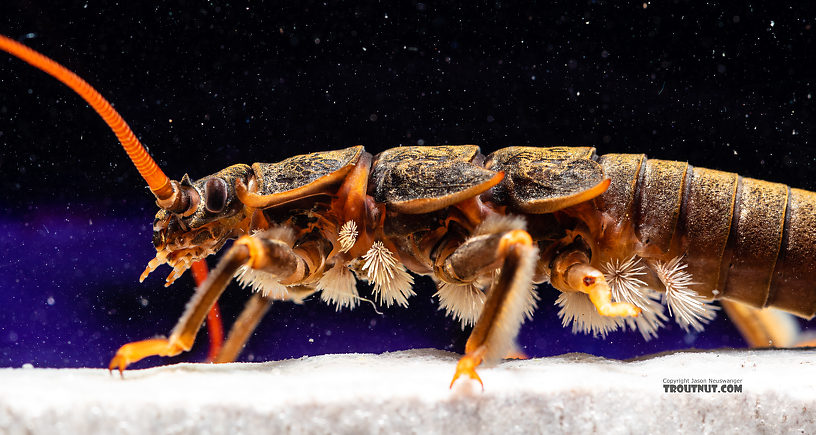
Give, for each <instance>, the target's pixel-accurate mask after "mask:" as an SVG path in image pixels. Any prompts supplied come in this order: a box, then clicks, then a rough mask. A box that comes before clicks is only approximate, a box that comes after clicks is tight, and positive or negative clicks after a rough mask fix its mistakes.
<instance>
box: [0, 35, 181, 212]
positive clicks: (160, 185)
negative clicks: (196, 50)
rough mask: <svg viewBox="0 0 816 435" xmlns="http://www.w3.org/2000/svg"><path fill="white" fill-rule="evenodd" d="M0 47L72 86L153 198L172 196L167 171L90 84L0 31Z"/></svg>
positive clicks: (165, 198) (171, 187) (168, 197)
mask: <svg viewBox="0 0 816 435" xmlns="http://www.w3.org/2000/svg"><path fill="white" fill-rule="evenodd" d="M0 49H2V50H3V51H6V52H8V53H9V54H11V55H13V56H16V57H18V58H20V59H21V60H23V61H25V62H28V63H29V64H31V65H32V66H34V67H35V68H37V69H39V70H42V71H43V72H46V73H48V74H50V75H51V76H53V77H54V78H55V79H57V80H59V81H61V82H62V83H64V84H65V85H66V86H68V87H69V88H71V89H73V90H74V92H76V93H77V94H78V95H79V96H80V97H82V99H83V100H85V101H86V102H87V103H88V104H90V106H91V107H93V109H94V110H96V113H98V114H99V116H101V117H102V119H103V120H104V121H105V123H106V124H108V127H110V128H111V130H113V133H114V134H115V135H116V137H117V138H118V139H119V142H120V143H121V144H122V147H123V148H124V149H125V152H126V153H127V154H128V157H130V160H131V161H133V164H134V165H136V169H137V170H138V171H139V174H141V175H142V178H144V179H145V181H147V185H148V186H150V190H151V191H153V194H154V195H156V198H158V199H159V200H160V201H162V200H168V199H170V198H171V197H172V196H173V186H172V185H171V184H170V179H169V178H168V177H167V175H164V172H162V170H161V169H160V168H159V166H158V165H157V164H156V162H155V161H154V160H153V158H152V157H150V155H149V154H148V153H147V150H146V149H145V148H144V146H143V145H142V143H141V142H139V139H136V135H134V134H133V131H132V130H131V129H130V127H129V126H128V125H127V123H126V122H125V120H124V119H122V117H121V116H120V115H119V113H118V112H117V111H116V109H114V108H113V106H111V105H110V103H108V100H106V99H105V98H104V97H103V96H102V95H100V94H99V92H97V90H96V89H94V88H93V86H91V85H89V84H88V82H86V81H85V80H83V79H81V78H80V77H79V76H78V75H76V74H74V73H72V72H71V71H70V70H68V69H67V68H65V67H64V66H62V65H60V64H58V63H57V62H55V61H53V60H51V59H49V58H48V57H46V56H44V55H42V54H40V53H38V52H37V51H34V50H32V49H31V48H28V47H26V46H25V45H23V44H20V43H19V42H17V41H14V40H12V39H9V38H8V37H5V36H3V35H0Z"/></svg>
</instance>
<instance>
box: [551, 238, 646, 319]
mask: <svg viewBox="0 0 816 435" xmlns="http://www.w3.org/2000/svg"><path fill="white" fill-rule="evenodd" d="M550 282H551V283H552V285H553V287H555V288H556V289H558V290H561V291H562V292H581V293H586V294H587V296H589V300H590V301H592V305H594V306H595V309H596V310H597V311H598V313H599V314H601V315H603V316H627V317H637V316H638V315H640V308H638V307H636V306H634V305H631V304H629V303H626V302H612V290H611V289H610V288H609V284H607V282H606V278H604V275H603V273H602V272H601V271H599V270H598V269H595V268H594V267H592V266H590V265H589V256H588V255H587V253H586V252H585V251H584V250H583V249H581V248H575V249H567V250H565V251H563V252H561V253H560V254H558V255H557V256H556V257H555V259H554V260H553V262H552V269H551V272H550Z"/></svg>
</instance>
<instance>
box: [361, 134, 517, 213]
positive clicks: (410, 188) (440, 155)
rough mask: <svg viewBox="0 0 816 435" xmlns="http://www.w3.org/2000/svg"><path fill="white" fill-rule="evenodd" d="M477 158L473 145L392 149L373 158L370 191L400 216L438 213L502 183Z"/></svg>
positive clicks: (497, 176)
mask: <svg viewBox="0 0 816 435" xmlns="http://www.w3.org/2000/svg"><path fill="white" fill-rule="evenodd" d="M480 158H481V155H480V154H479V147H478V146H476V145H459V146H452V145H447V146H434V147H400V148H392V149H390V150H387V151H384V152H382V153H380V154H378V155H377V157H376V158H375V161H374V165H373V171H372V173H371V181H370V183H371V184H370V186H369V191H370V192H371V193H372V195H373V196H374V200H375V201H377V202H382V203H386V204H387V206H388V208H389V209H392V210H396V211H398V212H400V213H407V214H420V213H430V212H433V211H436V210H441V209H443V208H445V207H447V206H450V205H453V204H456V203H458V202H461V201H464V200H465V199H468V198H471V197H474V196H477V195H480V194H482V193H483V192H485V191H487V190H488V189H490V188H491V187H493V186H495V185H496V184H498V183H499V182H500V181H501V180H502V177H503V174H502V173H500V172H495V171H490V170H487V169H485V168H484V167H482V166H481V164H478V163H481V162H480V161H479V160H480Z"/></svg>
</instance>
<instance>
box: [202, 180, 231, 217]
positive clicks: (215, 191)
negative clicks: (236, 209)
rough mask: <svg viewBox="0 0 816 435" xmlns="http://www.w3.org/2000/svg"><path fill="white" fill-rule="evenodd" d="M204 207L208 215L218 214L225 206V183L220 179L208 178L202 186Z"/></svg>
mask: <svg viewBox="0 0 816 435" xmlns="http://www.w3.org/2000/svg"><path fill="white" fill-rule="evenodd" d="M204 201H205V202H204V207H206V208H207V211H209V212H210V213H219V212H221V211H222V210H224V207H225V206H226V205H227V182H226V181H224V180H223V179H221V178H210V179H209V180H207V184H205V185H204Z"/></svg>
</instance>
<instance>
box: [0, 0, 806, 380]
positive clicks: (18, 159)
mask: <svg viewBox="0 0 816 435" xmlns="http://www.w3.org/2000/svg"><path fill="white" fill-rule="evenodd" d="M38 3H39V2H30V1H9V0H6V1H4V2H2V5H0V33H3V34H5V35H7V36H9V37H12V38H15V39H18V40H21V41H23V42H24V43H26V44H27V45H29V46H31V47H32V48H35V49H37V50H39V51H41V52H42V53H44V54H46V55H48V56H50V57H52V58H54V59H55V60H57V61H59V62H61V63H63V64H64V65H65V66H67V67H68V68H69V69H71V70H73V71H75V72H76V73H77V74H79V75H80V76H82V77H84V78H85V79H86V80H87V81H88V82H90V83H91V84H92V85H93V86H95V87H97V89H98V90H99V91H100V92H101V93H102V94H103V95H105V96H106V97H108V99H110V100H111V101H112V102H113V103H114V105H115V106H116V108H117V109H118V110H119V111H120V113H121V114H122V115H123V117H124V118H125V119H126V120H127V121H128V122H129V123H130V125H131V126H132V128H133V129H134V131H135V132H136V134H137V136H138V137H139V138H140V139H141V140H142V141H143V142H144V143H145V144H146V145H147V146H148V147H149V149H150V152H151V154H152V155H153V156H154V158H156V160H157V161H158V163H159V164H160V166H161V167H162V168H163V169H164V170H165V172H167V174H168V175H170V176H171V177H172V178H176V179H178V178H180V177H181V175H183V174H184V173H185V172H186V173H189V174H190V176H191V177H193V178H200V177H202V176H204V175H207V174H210V173H213V172H216V171H217V170H219V169H222V168H224V167H226V166H228V165H230V164H233V163H252V162H255V161H266V162H269V161H277V160H281V159H283V158H285V157H288V156H290V155H292V154H295V153H304V152H311V151H317V150H325V149H333V148H341V147H347V146H351V145H356V144H363V145H365V147H366V149H367V150H368V151H370V152H372V153H376V152H379V151H381V150H383V149H386V148H389V147H393V146H398V145H417V144H425V145H437V144H464V143H474V144H478V145H480V146H481V147H482V151H483V152H484V153H485V154H487V153H489V152H492V151H494V150H496V149H498V148H501V147H505V146H512V145H536V146H551V145H592V146H595V147H597V148H598V152H599V154H603V153H611V152H638V153H641V152H644V153H647V154H649V156H650V157H654V158H663V159H671V160H682V161H688V162H690V163H691V164H693V165H695V166H702V167H709V168H714V169H721V170H727V171H733V172H739V173H741V174H742V175H745V176H750V177H754V178H760V179H767V180H771V181H778V182H783V183H787V184H790V185H791V186H793V187H800V188H805V189H809V190H816V181H814V179H813V177H812V175H813V174H816V145H814V143H813V140H812V138H813V134H814V126H816V113H814V95H813V94H815V93H816V88H815V87H814V62H813V60H812V59H813V56H814V53H816V51H814V29H813V28H812V27H813V26H814V25H815V24H816V22H815V21H816V9H815V8H809V9H806V8H805V7H804V6H801V5H799V4H798V3H794V2H791V5H786V4H784V3H782V2H753V3H749V4H747V5H742V6H730V5H729V3H718V2H707V3H706V4H702V2H693V1H689V2H686V1H673V2H672V1H670V2H645V3H644V2H603V1H597V2H596V1H590V2H572V1H569V2H552V3H545V4H538V3H530V2H523V3H520V4H518V5H517V4H513V3H509V2H491V3H483V2H479V3H474V4H471V3H470V2H463V3H461V4H447V3H441V2H430V1H429V2H425V3H417V2H399V3H396V2H395V3H394V4H388V3H383V4H368V5H366V4H355V3H342V2H298V4H297V6H293V5H291V4H289V3H280V4H279V3H272V2H266V3H263V4H256V3H257V2H253V3H246V4H244V3H236V2H219V1H214V2H207V3H204V2H193V1H189V2H185V1H177V2H162V4H161V5H159V6H152V7H150V6H146V5H145V6H140V5H137V3H139V2H98V1H72V2H68V1H66V2H61V3H62V4H63V6H61V7H54V8H49V9H42V8H41V7H40V6H39V4H38ZM0 189H1V190H2V194H0V205H2V208H1V209H0V218H2V232H1V233H0V236H2V237H3V239H2V240H0V255H2V258H0V286H2V287H0V365H12V366H14V365H20V364H23V363H26V362H32V363H34V364H35V365H49V366H83V365H88V366H100V365H103V364H106V363H107V361H108V359H109V358H110V357H111V356H112V353H113V351H114V350H115V348H116V347H117V346H118V345H120V344H123V343H125V342H127V341H133V340H137V339H143V338H149V337H150V336H152V335H154V334H163V333H167V332H168V331H169V330H170V329H171V328H172V326H173V325H174V323H175V320H176V319H177V317H178V315H179V314H180V313H181V310H182V308H183V306H184V303H185V302H186V300H187V298H188V297H189V295H190V294H191V291H192V284H191V280H190V279H189V278H186V279H183V280H180V281H179V282H178V283H177V284H175V285H174V286H173V287H171V288H169V289H164V288H162V287H161V283H162V282H163V277H164V274H166V273H169V270H168V268H166V267H165V268H162V269H160V270H159V271H158V272H156V273H154V275H151V278H149V279H148V280H147V281H146V282H145V283H144V284H138V281H137V277H138V275H139V273H141V270H142V268H143V267H144V265H145V264H146V262H147V261H148V260H149V259H150V258H152V256H153V249H152V246H151V244H150V229H149V224H150V222H151V221H152V215H153V214H154V213H155V206H154V205H153V199H152V196H151V195H150V194H149V193H148V192H147V190H146V188H145V187H144V184H143V181H142V180H141V179H140V178H139V176H138V174H137V172H136V171H135V170H134V168H133V167H132V165H131V164H130V163H129V161H128V160H126V158H125V156H124V153H123V152H122V151H121V149H120V148H119V147H118V145H117V142H116V139H115V137H114V136H113V134H112V133H111V132H110V131H109V130H108V129H107V127H106V126H105V125H104V124H103V123H102V121H101V120H100V119H99V118H98V117H97V116H96V114H95V113H94V112H93V111H92V110H90V109H89V108H88V107H87V105H86V104H85V103H84V102H83V101H81V100H80V99H79V97H77V96H75V95H74V94H72V93H71V92H70V91H69V90H68V89H67V88H65V87H64V86H63V85H61V84H59V83H58V82H56V81H55V80H53V79H51V78H50V77H48V76H46V75H45V74H43V73H40V72H38V71H35V70H34V69H32V68H31V67H30V66H28V65H26V64H24V63H22V62H20V61H18V60H16V59H13V58H11V57H10V56H6V55H1V56H0ZM211 264H213V263H212V260H211ZM420 282H421V284H422V285H421V286H420V287H419V289H418V293H419V295H418V296H417V297H415V298H414V299H413V301H412V304H411V306H410V307H409V308H408V309H388V310H383V311H384V314H383V315H378V314H377V313H375V312H374V311H373V310H372V309H371V307H370V306H367V305H363V306H361V307H359V308H358V309H357V310H355V311H353V312H348V311H344V312H340V313H335V312H334V309H333V308H330V307H325V306H324V305H323V304H321V303H320V302H318V301H309V302H307V303H306V304H305V305H304V306H295V307H293V306H292V305H291V304H278V306H276V307H274V308H273V310H272V312H271V313H270V314H269V316H268V318H267V319H265V321H264V323H263V324H262V326H261V328H260V329H259V332H258V333H257V334H256V337H254V338H253V340H252V342H251V343H250V345H249V348H248V349H247V352H246V355H245V356H246V357H247V358H249V359H255V360H259V359H274V358H283V357H297V356H301V355H304V354H320V353H328V352H350V351H359V352H362V351H371V352H376V351H385V350H396V349H404V348H410V347H437V348H444V349H449V350H454V351H458V352H461V351H462V350H463V344H464V340H465V339H466V333H463V332H462V331H460V330H459V327H458V325H457V324H455V323H454V322H453V321H450V320H448V319H445V318H444V316H443V313H442V312H438V311H436V307H435V304H434V303H433V302H432V301H430V295H431V294H432V293H433V289H432V288H431V286H430V285H429V284H430V283H429V282H428V281H426V280H420ZM540 293H541V295H542V299H543V300H542V302H541V304H540V306H541V308H540V309H539V310H538V312H537V314H536V319H535V320H534V321H533V322H532V323H528V324H527V325H525V327H524V328H523V330H522V333H521V336H520V342H521V344H522V346H523V348H524V350H525V351H526V352H527V353H529V354H531V355H551V354H558V353H564V352H568V351H585V352H592V353H596V354H603V355H608V356H613V357H631V356H635V355H640V354H644V353H650V352H655V351H659V350H666V349H676V348H684V347H689V346H697V347H717V346H741V345H742V341H741V339H740V338H739V336H738V335H737V333H736V331H735V330H734V329H733V327H732V326H731V325H729V324H728V322H727V319H725V316H724V315H722V316H720V318H719V319H718V320H717V321H715V324H714V325H713V326H712V327H711V328H709V330H708V331H706V332H705V333H703V334H699V335H697V334H685V333H684V332H683V331H682V330H680V329H679V328H678V327H677V326H676V325H670V326H669V327H668V328H667V329H666V330H665V332H664V333H663V334H662V338H661V339H660V340H657V341H652V342H649V343H644V342H643V340H642V339H641V338H640V336H639V335H638V334H634V333H615V334H612V335H611V336H610V337H609V338H608V339H607V340H604V341H602V340H596V339H593V338H591V337H575V336H572V335H571V334H570V333H569V330H568V329H565V328H562V327H561V326H560V324H559V321H558V319H557V316H556V314H555V313H556V310H555V308H554V307H553V306H552V305H551V303H552V300H553V299H554V296H555V295H554V293H555V292H554V291H552V290H551V289H550V288H549V287H547V286H542V287H541V289H540ZM245 298H246V294H245V292H243V291H239V290H237V288H235V289H233V290H230V291H228V294H227V295H226V296H225V298H224V299H223V301H222V303H223V305H224V314H225V318H226V319H227V320H226V321H227V322H229V319H231V318H232V317H234V316H235V314H236V313H237V311H238V310H240V307H241V304H242V303H243V300H244V299H245ZM310 340H311V341H310ZM200 341H203V340H200ZM201 351H202V347H197V348H196V350H195V352H196V353H195V355H193V357H192V359H196V358H199V357H200V354H201ZM157 362H158V361H157V360H152V362H147V364H145V365H150V364H156V363H157Z"/></svg>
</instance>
